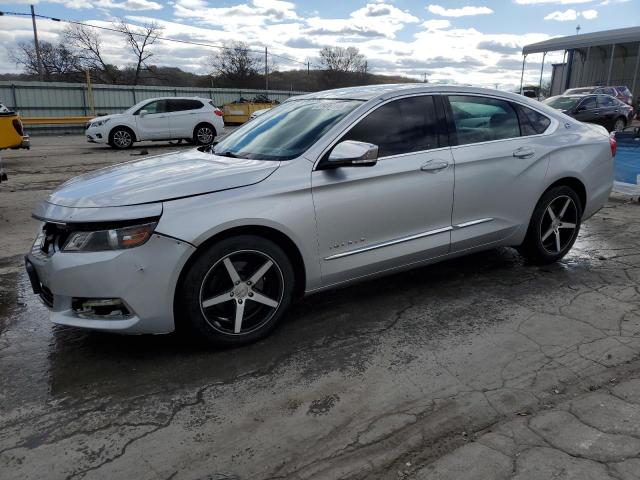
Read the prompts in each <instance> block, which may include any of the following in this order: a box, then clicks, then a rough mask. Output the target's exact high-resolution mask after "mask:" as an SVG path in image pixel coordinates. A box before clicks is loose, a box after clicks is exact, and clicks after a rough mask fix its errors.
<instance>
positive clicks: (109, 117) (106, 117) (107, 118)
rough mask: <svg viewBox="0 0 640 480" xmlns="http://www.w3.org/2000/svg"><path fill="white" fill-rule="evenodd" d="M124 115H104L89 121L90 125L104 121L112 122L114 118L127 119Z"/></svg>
mask: <svg viewBox="0 0 640 480" xmlns="http://www.w3.org/2000/svg"><path fill="white" fill-rule="evenodd" d="M126 116H127V115H125V114H124V113H112V114H111V115H102V116H101V117H95V118H92V119H91V120H89V123H93V122H98V121H104V120H112V119H114V118H122V117H126Z"/></svg>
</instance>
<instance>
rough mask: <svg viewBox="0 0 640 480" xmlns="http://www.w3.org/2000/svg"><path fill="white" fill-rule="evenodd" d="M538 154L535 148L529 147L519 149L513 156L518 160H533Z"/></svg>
mask: <svg viewBox="0 0 640 480" xmlns="http://www.w3.org/2000/svg"><path fill="white" fill-rule="evenodd" d="M535 154H536V151H535V150H534V149H533V148H529V147H521V148H518V149H517V150H516V151H515V152H513V156H514V157H516V158H531V157H533V156H534V155H535Z"/></svg>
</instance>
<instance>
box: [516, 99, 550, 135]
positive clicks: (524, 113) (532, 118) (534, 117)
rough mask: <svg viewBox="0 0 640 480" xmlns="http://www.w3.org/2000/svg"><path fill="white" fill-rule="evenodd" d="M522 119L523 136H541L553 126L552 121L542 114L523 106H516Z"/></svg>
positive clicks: (521, 129)
mask: <svg viewBox="0 0 640 480" xmlns="http://www.w3.org/2000/svg"><path fill="white" fill-rule="evenodd" d="M516 109H517V110H518V117H519V119H520V131H521V132H522V135H539V134H541V133H544V131H545V130H546V129H547V128H549V125H551V120H549V118H548V117H546V116H544V115H543V114H541V113H538V112H536V111H535V110H531V109H530V108H527V107H525V106H523V105H516Z"/></svg>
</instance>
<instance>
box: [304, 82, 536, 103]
mask: <svg viewBox="0 0 640 480" xmlns="http://www.w3.org/2000/svg"><path fill="white" fill-rule="evenodd" d="M420 93H462V94H464V93H471V94H480V95H491V96H495V97H503V98H505V99H507V100H514V101H518V102H522V103H529V104H531V105H535V104H534V103H531V101H530V99H527V98H526V97H524V96H522V95H520V94H517V93H511V92H505V91H502V90H493V89H489V88H477V87H469V86H463V85H427V84H424V83H396V84H384V85H366V86H361V87H347V88H336V89H333V90H324V91H321V92H313V93H309V94H306V95H299V96H296V97H292V100H293V99H296V100H300V99H305V100H306V99H319V100H321V99H332V100H364V101H366V100H374V99H381V100H384V99H386V98H392V97H396V96H399V95H411V94H420Z"/></svg>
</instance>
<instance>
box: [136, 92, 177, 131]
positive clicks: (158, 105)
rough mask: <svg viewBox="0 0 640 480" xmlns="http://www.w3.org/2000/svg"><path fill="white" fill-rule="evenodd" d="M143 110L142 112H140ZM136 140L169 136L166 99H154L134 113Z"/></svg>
mask: <svg viewBox="0 0 640 480" xmlns="http://www.w3.org/2000/svg"><path fill="white" fill-rule="evenodd" d="M142 111H145V113H144V114H142V115H141V114H140V112H142ZM135 115H136V124H137V126H138V140H164V139H169V138H171V133H170V130H169V118H168V106H167V100H154V101H151V102H149V103H147V104H146V105H144V106H143V107H142V108H140V109H139V110H138V111H137V112H136V113H135Z"/></svg>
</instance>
